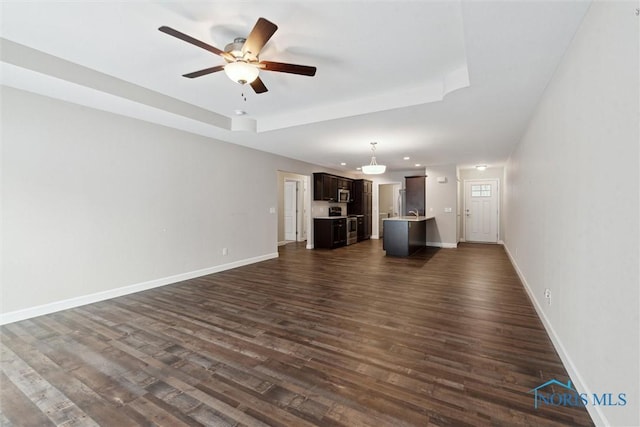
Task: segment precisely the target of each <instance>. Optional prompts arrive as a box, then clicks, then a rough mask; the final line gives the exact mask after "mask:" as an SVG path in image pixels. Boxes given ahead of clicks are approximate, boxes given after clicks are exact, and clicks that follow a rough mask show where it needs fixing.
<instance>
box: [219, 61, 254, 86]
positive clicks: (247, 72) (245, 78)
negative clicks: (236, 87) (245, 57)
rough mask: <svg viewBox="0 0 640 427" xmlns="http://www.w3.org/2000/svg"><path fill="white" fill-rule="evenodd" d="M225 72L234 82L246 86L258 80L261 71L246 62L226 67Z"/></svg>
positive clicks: (233, 63)
mask: <svg viewBox="0 0 640 427" xmlns="http://www.w3.org/2000/svg"><path fill="white" fill-rule="evenodd" d="M224 72H225V74H226V75H227V77H229V78H230V79H231V80H233V81H234V82H236V83H240V84H241V85H245V84H247V83H251V82H253V81H254V80H255V79H257V78H258V74H259V73H260V70H259V69H258V67H256V66H253V65H251V64H249V63H247V62H245V61H236V62H230V63H229V64H227V65H225V66H224Z"/></svg>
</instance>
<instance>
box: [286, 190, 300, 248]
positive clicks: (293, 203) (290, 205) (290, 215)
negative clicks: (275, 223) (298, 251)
mask: <svg viewBox="0 0 640 427" xmlns="http://www.w3.org/2000/svg"><path fill="white" fill-rule="evenodd" d="M297 193H298V182H297V181H285V182H284V240H297V239H296V230H297V229H298V223H297V217H298V214H297V211H298V209H297V206H298V197H297Z"/></svg>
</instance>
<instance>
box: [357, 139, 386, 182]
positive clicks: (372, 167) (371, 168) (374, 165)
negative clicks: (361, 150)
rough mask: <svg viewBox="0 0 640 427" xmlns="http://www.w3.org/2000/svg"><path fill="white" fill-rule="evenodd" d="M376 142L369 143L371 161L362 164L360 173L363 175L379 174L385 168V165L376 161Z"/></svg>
mask: <svg viewBox="0 0 640 427" xmlns="http://www.w3.org/2000/svg"><path fill="white" fill-rule="evenodd" d="M376 144H377V142H372V143H371V163H370V164H368V165H364V166H362V173H364V174H365V175H380V174H381V173H384V172H385V171H386V170H387V167H386V166H385V165H379V164H378V162H376Z"/></svg>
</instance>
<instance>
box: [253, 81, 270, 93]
mask: <svg viewBox="0 0 640 427" xmlns="http://www.w3.org/2000/svg"><path fill="white" fill-rule="evenodd" d="M250 84H251V87H252V88H253V91H254V92H255V93H264V92H267V91H268V90H269V89H267V87H266V86H265V85H264V83H263V82H262V80H260V77H257V78H256V79H255V80H254V81H252V82H251V83H250Z"/></svg>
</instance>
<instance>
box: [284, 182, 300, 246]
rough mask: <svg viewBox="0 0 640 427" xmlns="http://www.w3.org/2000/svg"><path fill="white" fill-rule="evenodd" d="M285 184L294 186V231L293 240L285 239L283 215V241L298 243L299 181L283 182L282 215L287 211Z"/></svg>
mask: <svg viewBox="0 0 640 427" xmlns="http://www.w3.org/2000/svg"><path fill="white" fill-rule="evenodd" d="M287 184H293V185H294V190H295V193H294V198H295V212H294V214H293V222H294V231H295V237H294V239H287V221H286V215H285V221H284V240H285V241H286V242H291V241H296V242H297V241H298V239H299V237H301V236H300V234H301V232H300V227H299V224H300V197H299V192H300V181H297V180H295V179H285V180H284V209H283V214H284V213H285V212H286V210H287Z"/></svg>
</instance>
